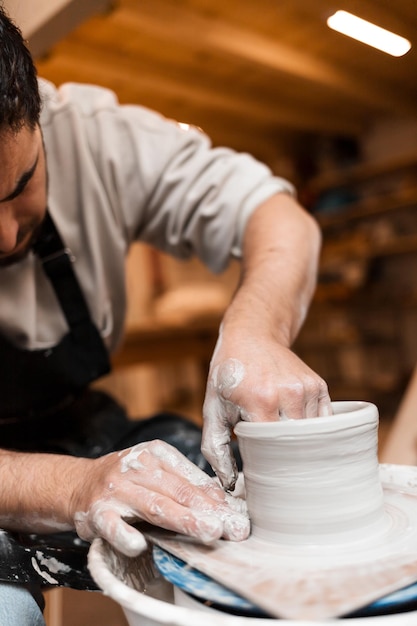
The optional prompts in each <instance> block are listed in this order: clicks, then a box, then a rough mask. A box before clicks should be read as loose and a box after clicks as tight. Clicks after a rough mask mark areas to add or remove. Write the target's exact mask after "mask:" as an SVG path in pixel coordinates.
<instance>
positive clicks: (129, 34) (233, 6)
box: [29, 0, 417, 161]
mask: <svg viewBox="0 0 417 626" xmlns="http://www.w3.org/2000/svg"><path fill="white" fill-rule="evenodd" d="M336 9H345V10H349V11H351V12H354V13H356V14H357V15H360V16H361V17H364V18H365V19H369V20H371V21H374V22H376V23H378V24H379V25H380V26H383V27H385V28H388V29H390V30H394V31H396V32H398V33H399V34H401V35H403V36H405V37H407V38H408V39H410V40H411V41H412V43H413V44H414V46H415V47H413V48H412V49H411V51H410V52H409V53H408V54H407V55H405V56H404V57H400V58H394V57H391V56H388V55H386V54H384V53H382V52H379V51H377V50H374V49H372V48H369V47H367V46H365V45H363V44H361V43H358V42H355V41H353V40H351V39H349V38H347V37H345V36H343V35H340V34H337V33H335V32H333V31H331V30H330V29H329V28H328V27H327V26H326V17H327V16H328V15H330V14H331V13H333V12H334V10H336ZM29 45H30V39H29ZM37 66H38V70H39V74H40V75H42V76H44V77H45V78H49V79H50V80H52V81H54V82H55V83H57V84H59V83H62V82H64V81H80V82H94V83H98V84H102V85H104V86H107V87H110V88H111V89H113V90H115V91H116V92H117V94H118V96H119V98H120V101H121V102H124V103H126V102H129V103H138V104H142V105H145V106H148V107H151V108H153V109H156V110H158V111H160V112H161V113H163V114H164V115H166V116H168V117H172V118H175V119H177V120H178V121H182V122H187V123H191V124H195V125H197V126H200V127H201V128H203V130H205V131H206V132H207V133H208V134H209V135H210V136H211V137H212V139H213V141H214V143H215V144H223V145H224V144H227V145H230V146H232V147H235V148H238V149H244V150H249V151H251V152H253V153H254V154H255V155H257V156H260V157H261V158H264V159H266V160H267V161H272V160H273V158H274V154H275V152H276V150H277V145H278V144H280V142H283V141H288V139H290V140H291V139H292V138H294V137H298V138H300V137H301V138H302V137H304V136H309V135H310V134H318V135H325V136H329V135H332V136H333V135H342V136H358V135H360V133H363V132H365V131H366V130H367V129H368V128H369V127H370V125H372V124H373V123H375V122H376V121H377V120H379V119H380V118H384V117H397V116H398V117H403V116H417V2H416V0H395V1H393V0H338V2H337V3H334V2H333V0H116V2H115V3H114V6H113V7H112V9H111V10H109V11H108V12H106V13H101V14H98V15H96V16H94V17H93V18H91V19H88V20H87V21H85V22H83V24H82V25H81V26H79V27H78V28H77V29H76V30H74V31H73V32H71V34H70V35H68V36H66V37H65V38H64V39H63V40H62V41H60V42H59V43H58V44H57V45H55V46H54V47H53V48H51V50H50V51H49V53H48V54H47V55H46V56H44V57H42V58H37Z"/></svg>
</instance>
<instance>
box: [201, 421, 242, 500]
mask: <svg viewBox="0 0 417 626" xmlns="http://www.w3.org/2000/svg"><path fill="white" fill-rule="evenodd" d="M201 451H202V453H203V454H204V456H205V458H206V459H207V461H208V462H209V463H210V465H211V466H212V468H213V470H214V471H215V472H216V475H217V477H218V478H219V480H220V483H221V485H222V486H223V488H224V489H226V490H228V491H233V489H234V487H235V484H236V480H237V466H236V461H235V458H234V456H233V453H232V448H231V445H230V431H229V430H228V429H227V428H226V427H225V428H224V429H223V430H219V427H218V424H216V425H214V426H213V425H212V423H211V422H210V420H208V421H206V422H205V424H204V429H203V437H202V441H201Z"/></svg>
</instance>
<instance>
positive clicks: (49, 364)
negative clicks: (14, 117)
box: [0, 213, 212, 474]
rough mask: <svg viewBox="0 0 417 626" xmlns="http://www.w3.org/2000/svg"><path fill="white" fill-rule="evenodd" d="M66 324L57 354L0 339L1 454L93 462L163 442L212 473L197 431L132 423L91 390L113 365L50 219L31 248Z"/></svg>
mask: <svg viewBox="0 0 417 626" xmlns="http://www.w3.org/2000/svg"><path fill="white" fill-rule="evenodd" d="M34 252H35V254H36V255H37V256H38V257H39V259H40V261H41V263H42V265H43V269H44V271H45V273H46V274H47V276H48V278H49V279H50V281H51V284H52V286H53V288H54V291H55V294H56V296H57V298H58V301H59V303H60V306H61V308H62V310H63V313H64V315H65V318H66V321H67V324H68V328H69V330H68V333H67V334H66V335H65V336H64V337H63V339H62V340H61V341H60V342H59V343H58V345H56V346H55V347H52V348H48V349H46V350H22V349H20V348H17V347H16V346H14V345H13V344H12V343H11V342H10V341H9V340H8V339H6V338H5V337H4V336H2V335H1V334H0V359H1V361H0V362H1V363H2V373H1V376H0V448H1V447H3V448H13V449H16V450H22V451H36V452H56V453H63V454H71V455H75V456H85V457H98V456H101V455H102V454H105V453H107V452H111V451H113V450H120V449H122V448H126V447H129V446H131V445H135V444H136V443H140V442H142V441H149V440H151V439H157V438H159V439H163V440H165V441H167V442H169V443H171V444H172V445H174V446H175V447H177V448H178V449H179V450H180V451H181V452H183V453H184V454H185V455H186V456H188V457H189V458H190V459H191V460H192V461H193V462H194V463H196V464H197V465H199V466H200V467H202V468H203V469H204V470H205V471H207V472H209V473H210V474H212V470H211V467H210V466H209V464H208V463H206V461H205V460H204V457H203V456H202V454H201V451H200V445H201V429H200V428H199V427H197V426H196V425H195V424H193V423H192V422H190V421H189V420H187V419H184V418H182V417H180V416H177V415H175V414H172V413H161V414H158V415H156V416H153V417H151V418H149V419H147V420H139V421H135V420H131V419H129V418H128V416H127V414H126V411H125V410H124V408H123V407H121V406H120V405H119V404H118V403H117V402H116V401H115V400H114V399H113V398H111V397H110V396H108V395H107V394H105V393H103V392H98V391H93V390H91V389H90V388H89V384H90V383H91V382H93V381H95V380H97V379H98V378H100V377H101V376H103V375H105V374H107V373H109V372H110V369H111V368H110V361H109V356H108V352H107V349H106V347H105V346H104V343H103V341H102V338H101V336H100V333H99V331H98V330H97V328H96V326H95V325H94V323H93V321H92V320H91V316H90V312H89V310H88V305H87V303H86V300H85V298H84V295H83V293H82V291H81V289H80V286H79V284H78V281H77V278H76V275H75V272H74V269H73V262H72V258H71V251H70V250H69V249H67V248H66V247H65V244H64V242H63V241H62V239H61V236H60V234H59V232H58V231H57V229H56V227H55V225H54V223H53V221H52V218H51V216H50V214H49V213H47V215H46V218H45V221H44V223H43V226H42V230H41V233H40V236H39V238H38V240H37V242H36V244H35V245H34Z"/></svg>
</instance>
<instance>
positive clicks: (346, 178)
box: [309, 153, 417, 194]
mask: <svg viewBox="0 0 417 626" xmlns="http://www.w3.org/2000/svg"><path fill="white" fill-rule="evenodd" d="M414 168H417V153H411V154H407V155H404V156H402V157H398V158H396V159H392V160H387V161H383V162H377V163H361V164H360V165H355V166H352V167H350V168H346V169H344V170H343V171H340V170H338V171H334V172H328V173H326V174H322V175H320V176H317V177H316V178H314V179H312V180H311V181H310V183H309V190H310V191H311V192H313V193H315V194H319V193H323V192H324V191H329V190H333V189H340V188H344V187H352V186H355V185H358V184H361V183H364V182H367V181H371V180H373V179H376V178H380V177H384V176H387V175H390V174H395V173H401V172H405V171H407V170H409V169H414Z"/></svg>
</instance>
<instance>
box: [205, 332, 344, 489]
mask: <svg viewBox="0 0 417 626" xmlns="http://www.w3.org/2000/svg"><path fill="white" fill-rule="evenodd" d="M222 344H223V345H222ZM229 354H233V355H234V357H233V358H228V356H227V355H229ZM331 412H332V410H331V405H330V398H329V395H328V391H327V385H326V383H325V382H324V380H323V379H322V378H320V377H319V376H318V375H317V374H315V373H314V372H313V371H312V370H311V369H310V368H309V367H308V366H307V365H306V364H305V363H303V362H302V361H301V360H300V359H299V358H298V357H297V356H296V355H295V354H294V353H293V352H291V350H289V349H288V348H285V347H283V346H281V345H279V344H276V343H275V342H274V341H273V340H272V339H269V340H267V339H266V338H263V337H260V336H257V337H256V338H255V337H253V338H252V339H251V338H250V337H246V338H245V337H243V336H241V337H240V339H239V343H238V345H235V346H234V348H233V349H232V346H230V347H229V348H228V347H227V345H225V341H223V339H222V337H220V339H219V342H218V348H217V349H216V351H215V355H214V357H213V361H212V364H211V368H210V374H209V379H208V385H207V392H206V398H205V402H204V409H203V414H204V430H203V443H202V450H203V454H204V456H205V457H206V458H207V460H208V461H209V463H210V464H211V465H212V467H213V469H214V470H215V472H216V473H217V475H218V477H219V479H220V481H221V483H222V484H223V486H224V488H225V489H228V490H232V489H233V488H234V484H235V481H236V478H237V469H236V463H235V460H234V458H233V455H232V453H231V448H230V440H231V434H232V430H233V427H234V426H235V424H236V423H237V422H238V421H239V420H244V421H250V422H255V421H258V422H259V421H275V420H280V419H300V418H304V417H317V416H318V415H330V414H331Z"/></svg>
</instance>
